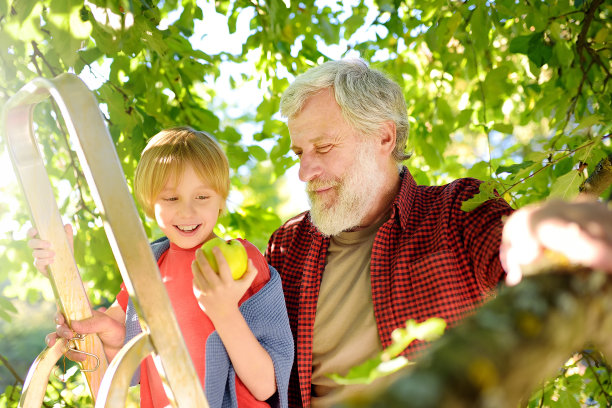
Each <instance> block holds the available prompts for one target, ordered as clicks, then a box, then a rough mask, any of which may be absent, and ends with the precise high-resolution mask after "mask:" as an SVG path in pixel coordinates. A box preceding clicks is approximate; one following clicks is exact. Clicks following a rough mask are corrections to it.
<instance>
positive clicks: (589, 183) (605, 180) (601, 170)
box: [580, 154, 612, 197]
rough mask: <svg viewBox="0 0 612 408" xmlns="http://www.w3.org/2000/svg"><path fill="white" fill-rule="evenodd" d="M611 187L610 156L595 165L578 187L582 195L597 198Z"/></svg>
mask: <svg viewBox="0 0 612 408" xmlns="http://www.w3.org/2000/svg"><path fill="white" fill-rule="evenodd" d="M611 185H612V154H611V155H609V156H608V157H606V158H604V159H602V160H601V161H600V162H599V163H597V167H595V170H594V171H593V173H592V174H591V175H590V176H589V178H587V179H586V180H585V181H584V183H582V185H581V186H580V192H581V193H582V194H588V195H590V196H594V197H599V196H600V195H601V194H602V193H603V192H604V191H605V190H606V189H607V188H608V187H610V186H611Z"/></svg>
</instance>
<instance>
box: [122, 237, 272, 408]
mask: <svg viewBox="0 0 612 408" xmlns="http://www.w3.org/2000/svg"><path fill="white" fill-rule="evenodd" d="M239 241H240V242H241V243H242V244H243V245H244V247H245V248H246V250H247V255H248V257H249V259H251V260H252V261H253V264H254V265H255V267H256V268H257V271H258V273H257V276H256V277H255V280H254V281H253V283H252V284H251V286H250V288H249V289H248V290H247V292H246V293H245V294H244V296H243V297H242V299H240V302H239V305H240V304H242V302H244V301H245V300H247V299H248V298H249V297H251V296H252V295H253V294H255V293H257V291H258V290H259V289H261V288H262V287H263V286H264V285H265V284H266V283H267V282H268V281H269V280H270V270H269V269H268V263H267V262H266V260H265V259H264V257H263V256H262V254H261V252H259V250H258V249H257V248H256V247H255V246H254V245H253V244H251V243H250V242H248V241H245V240H243V239H239ZM198 248H199V246H198V247H196V248H190V249H183V248H180V247H178V246H176V245H174V244H172V243H171V244H170V249H169V250H168V251H166V252H165V253H163V254H162V256H161V257H160V258H159V260H158V261H157V264H158V266H159V270H160V273H161V277H162V280H163V282H164V285H165V287H166V291H167V292H168V296H169V297H170V302H171V303H172V307H173V309H174V314H175V316H176V319H177V321H178V324H179V327H180V328H181V332H182V334H183V338H184V339H185V343H186V345H187V349H188V350H189V354H190V356H191V359H192V361H193V364H194V366H195V369H196V372H197V373H198V376H199V378H200V383H201V384H202V388H204V384H205V382H204V378H205V372H206V366H205V362H206V341H207V339H208V336H209V335H210V334H211V333H213V332H214V331H215V327H214V326H213V324H212V322H211V320H210V319H209V318H208V316H207V315H206V313H204V312H203V311H202V309H200V306H199V305H198V302H197V300H196V298H195V295H194V294H193V275H192V272H191V263H192V262H193V260H194V259H195V251H196V250H197V249H198ZM128 298H129V295H128V293H127V290H126V288H125V285H124V284H121V291H120V292H119V294H117V302H118V303H119V305H120V306H121V307H122V308H123V311H124V312H125V310H126V308H127V304H128ZM236 399H237V401H238V406H239V407H269V405H268V404H267V403H265V402H262V401H258V400H256V399H255V397H253V395H251V393H250V392H249V390H248V389H247V388H246V386H245V385H244V384H243V383H242V381H240V378H239V377H238V376H236ZM168 405H169V401H168V398H167V397H166V394H165V392H164V388H163V385H162V382H161V378H160V376H159V374H158V373H157V369H156V368H155V364H154V363H153V358H152V357H150V356H149V357H147V358H146V359H145V360H144V361H143V363H142V364H141V368H140V406H141V407H143V408H147V407H154V408H157V407H166V406H168Z"/></svg>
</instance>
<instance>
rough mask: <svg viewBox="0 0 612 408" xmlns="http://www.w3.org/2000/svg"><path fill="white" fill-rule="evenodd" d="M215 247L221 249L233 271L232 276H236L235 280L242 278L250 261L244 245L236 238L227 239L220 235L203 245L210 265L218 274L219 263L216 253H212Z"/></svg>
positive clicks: (203, 250)
mask: <svg viewBox="0 0 612 408" xmlns="http://www.w3.org/2000/svg"><path fill="white" fill-rule="evenodd" d="M214 247H218V248H219V249H220V250H221V253H222V254H223V257H224V258H225V260H226V261H227V264H228V265H229V268H230V271H231V272H232V278H234V280H238V279H240V278H241V277H242V275H244V273H245V272H246V270H247V262H248V256H247V252H246V249H245V248H244V245H242V243H241V242H240V241H238V240H235V239H232V240H229V241H225V240H224V239H221V238H219V237H215V238H213V239H211V240H208V241H206V242H205V243H204V245H202V247H201V250H202V252H204V256H205V257H206V259H207V260H208V263H209V264H210V267H211V268H212V269H213V271H215V272H216V273H217V274H218V273H219V265H217V260H216V259H215V255H214V254H213V253H212V250H213V248H214Z"/></svg>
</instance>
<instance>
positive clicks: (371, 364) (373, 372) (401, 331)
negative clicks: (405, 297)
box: [328, 317, 446, 385]
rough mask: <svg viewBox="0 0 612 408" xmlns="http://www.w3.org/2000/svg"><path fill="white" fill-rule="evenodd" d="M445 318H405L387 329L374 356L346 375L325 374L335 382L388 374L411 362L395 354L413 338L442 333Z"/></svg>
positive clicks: (357, 381)
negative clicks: (388, 335)
mask: <svg viewBox="0 0 612 408" xmlns="http://www.w3.org/2000/svg"><path fill="white" fill-rule="evenodd" d="M445 328H446V322H445V321H444V319H441V318H439V317H432V318H431V319H427V320H425V321H424V322H422V323H417V322H416V321H415V320H408V321H407V322H406V327H405V328H403V327H400V328H398V329H395V330H393V332H392V333H391V340H392V343H391V345H390V346H389V347H387V348H386V349H384V350H383V351H382V352H380V353H379V354H378V355H377V356H376V357H374V358H372V359H369V360H367V361H365V362H364V363H362V364H360V365H358V366H355V367H353V368H351V369H350V370H349V372H348V374H347V375H346V376H341V375H339V374H329V375H328V377H329V378H331V379H332V380H334V381H335V382H336V383H338V384H343V385H349V384H370V383H371V382H372V381H374V380H376V379H377V378H381V377H385V376H387V375H389V374H392V373H394V372H396V371H398V370H400V369H402V368H404V367H406V366H408V365H410V364H413V362H411V361H409V360H408V359H407V358H406V357H404V356H400V355H399V354H400V353H401V352H402V351H404V350H405V349H406V347H408V345H409V344H410V343H412V342H413V341H414V340H424V341H432V340H436V339H437V338H439V337H440V336H442V334H443V333H444V329H445Z"/></svg>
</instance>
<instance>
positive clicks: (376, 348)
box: [312, 216, 388, 408]
mask: <svg viewBox="0 0 612 408" xmlns="http://www.w3.org/2000/svg"><path fill="white" fill-rule="evenodd" d="M387 219H388V216H387V217H383V219H382V220H381V221H380V222H378V223H376V224H375V225H371V226H369V227H367V228H365V229H363V230H359V231H352V232H342V233H340V234H338V235H337V236H333V237H332V238H331V240H330V244H329V248H328V254H327V260H326V262H327V263H326V266H325V271H324V272H323V277H322V280H321V289H320V291H319V299H318V301H317V314H316V317H315V322H314V331H313V341H312V407H313V408H324V407H329V406H331V405H333V404H334V403H336V402H338V401H340V400H342V399H343V398H345V397H346V396H347V395H348V394H350V393H353V392H355V391H358V390H360V389H363V388H364V386H363V385H339V384H336V383H335V382H334V381H333V380H331V379H330V378H328V377H327V376H326V374H329V373H337V374H340V375H346V374H347V373H348V371H349V370H350V369H351V368H352V367H354V366H356V365H359V364H361V363H363V362H364V361H366V360H367V359H370V358H373V357H375V356H376V355H377V354H378V353H379V352H380V351H382V344H381V342H380V339H379V338H378V330H377V328H376V320H375V319H374V306H373V304H372V290H371V282H370V257H371V254H372V244H373V242H374V238H375V236H376V232H377V231H378V228H380V226H381V225H382V224H383V223H384V222H385V221H386V220H387Z"/></svg>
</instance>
